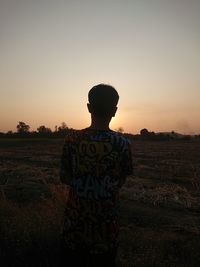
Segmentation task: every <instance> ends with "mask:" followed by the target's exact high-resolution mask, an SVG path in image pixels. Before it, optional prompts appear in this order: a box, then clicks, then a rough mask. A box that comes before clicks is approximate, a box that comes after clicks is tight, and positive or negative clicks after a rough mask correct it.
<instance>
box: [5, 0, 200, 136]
mask: <svg viewBox="0 0 200 267" xmlns="http://www.w3.org/2000/svg"><path fill="white" fill-rule="evenodd" d="M199 28H200V1H197V0H190V1H185V0H173V1H171V0H170V1H159V0H152V1H149V0H140V1H139V0H133V1H129V0H125V1H118V0H117V1H116V0H115V1H114V0H109V1H96V0H94V1H89V0H86V1H63V0H58V1H53V0H50V1H44V0H40V1H39V0H32V1H25V0H18V1H14V0H9V1H7V0H2V1H0V39H1V42H0V47H1V49H0V58H1V60H0V95H1V97H0V132H7V131H9V130H12V131H16V125H17V123H18V122H19V121H24V122H26V123H27V124H29V125H30V127H31V129H30V130H36V129H37V127H38V126H40V125H45V126H46V127H50V128H51V129H52V130H53V129H54V127H55V125H60V124H61V122H66V124H67V126H68V127H71V128H75V129H81V128H84V127H87V126H89V124H90V116H89V113H88V111H87V101H88V99H87V94H88V91H89V90H90V89H91V87H93V86H94V85H96V84H98V83H107V84H111V85H112V86H114V87H115V88H116V90H117V91H118V92H119V95H120V100H119V105H118V112H117V114H116V117H115V118H113V120H112V122H111V128H112V129H117V128H118V127H123V129H124V131H125V132H129V133H138V132H139V131H140V130H141V129H142V128H147V129H149V130H150V131H155V132H163V131H172V130H173V131H176V132H180V133H185V134H199V133H200V123H199V121H200V106H199V99H200V78H199V77H200V76H199V69H200V53H199V47H200V32H199Z"/></svg>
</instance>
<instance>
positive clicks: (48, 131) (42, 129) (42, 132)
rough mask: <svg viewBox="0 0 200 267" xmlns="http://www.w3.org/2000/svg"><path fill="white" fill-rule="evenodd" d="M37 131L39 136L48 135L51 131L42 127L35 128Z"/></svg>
mask: <svg viewBox="0 0 200 267" xmlns="http://www.w3.org/2000/svg"><path fill="white" fill-rule="evenodd" d="M37 131H38V133H40V134H49V133H51V129H50V128H47V127H45V126H44V125H41V126H39V127H38V128H37Z"/></svg>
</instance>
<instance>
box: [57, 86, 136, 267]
mask: <svg viewBox="0 0 200 267" xmlns="http://www.w3.org/2000/svg"><path fill="white" fill-rule="evenodd" d="M88 99H89V103H88V105H87V106H88V110H89V112H90V113H91V126H90V127H88V128H86V129H83V130H70V131H69V132H68V134H67V136H66V140H65V144H64V146H63V154H62V159H61V170H60V179H61V181H62V183H64V184H67V185H69V190H70V192H69V199H68V201H67V205H66V210H65V216H64V227H63V232H62V257H63V260H64V262H65V265H66V266H79V267H81V266H92V267H98V266H103V267H106V266H109V267H112V266H115V257H116V252H117V246H118V244H117V238H118V232H119V226H118V195H119V189H120V188H121V186H122V185H123V184H124V182H125V178H126V176H127V175H129V174H131V173H132V158H131V149H130V145H129V142H128V140H127V139H126V138H125V137H124V136H123V135H122V134H120V133H117V132H114V131H112V130H110V128H109V123H110V121H111V119H112V117H114V116H115V113H116V111H117V103H118V100H119V95H118V93H117V91H116V90H115V89H114V88H113V87H112V86H110V85H105V84H99V85H96V86H94V87H93V88H92V89H91V90H90V91H89V94H88ZM67 264H68V265H67Z"/></svg>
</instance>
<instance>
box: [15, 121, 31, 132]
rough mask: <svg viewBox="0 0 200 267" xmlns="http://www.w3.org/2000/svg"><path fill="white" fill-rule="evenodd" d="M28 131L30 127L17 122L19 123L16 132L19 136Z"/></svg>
mask: <svg viewBox="0 0 200 267" xmlns="http://www.w3.org/2000/svg"><path fill="white" fill-rule="evenodd" d="M29 129H30V126H29V125H28V124H26V123H25V122H23V121H19V123H18V124H17V132H18V133H20V134H25V133H28V132H29Z"/></svg>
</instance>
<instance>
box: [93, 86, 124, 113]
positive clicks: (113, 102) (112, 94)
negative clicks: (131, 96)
mask: <svg viewBox="0 0 200 267" xmlns="http://www.w3.org/2000/svg"><path fill="white" fill-rule="evenodd" d="M88 101H89V103H90V106H91V109H92V113H93V114H94V115H96V116H99V117H107V116H110V115H111V113H112V111H113V109H114V108H115V107H116V106H117V103H118V101H119V95H118V92H117V91H116V89H115V88H114V87H113V86H111V85H108V84H103V83H101V84H98V85H95V86H94V87H92V89H91V90H90V91H89V93H88Z"/></svg>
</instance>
